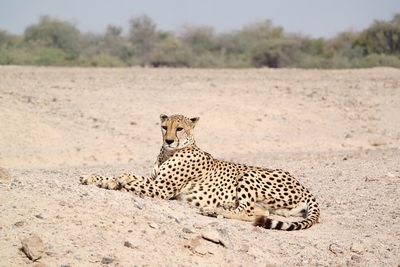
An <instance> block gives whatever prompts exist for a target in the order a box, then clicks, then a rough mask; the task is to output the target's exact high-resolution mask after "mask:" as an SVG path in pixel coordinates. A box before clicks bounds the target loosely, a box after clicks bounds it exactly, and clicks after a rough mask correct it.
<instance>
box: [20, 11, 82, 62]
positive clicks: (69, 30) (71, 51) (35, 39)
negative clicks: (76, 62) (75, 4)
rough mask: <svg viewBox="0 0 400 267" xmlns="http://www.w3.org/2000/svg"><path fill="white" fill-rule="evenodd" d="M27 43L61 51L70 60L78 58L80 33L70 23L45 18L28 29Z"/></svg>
mask: <svg viewBox="0 0 400 267" xmlns="http://www.w3.org/2000/svg"><path fill="white" fill-rule="evenodd" d="M24 39H25V42H27V43H28V44H30V45H33V46H36V47H37V46H38V47H46V48H56V49H61V50H62V51H63V52H65V53H66V54H67V55H68V57H69V58H71V59H73V58H77V56H78V54H79V48H80V32H79V30H78V29H77V28H76V27H75V26H74V25H72V24H71V23H69V22H66V21H61V20H58V19H54V18H50V17H48V16H43V17H41V18H40V20H39V23H37V24H35V25H32V26H29V27H28V28H26V30H25V33H24Z"/></svg>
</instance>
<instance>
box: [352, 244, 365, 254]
mask: <svg viewBox="0 0 400 267" xmlns="http://www.w3.org/2000/svg"><path fill="white" fill-rule="evenodd" d="M350 250H351V251H352V252H354V253H357V254H362V253H363V252H364V250H365V248H364V245H363V244H361V243H360V242H354V243H352V244H351V247H350Z"/></svg>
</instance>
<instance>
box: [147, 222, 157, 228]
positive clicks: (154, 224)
mask: <svg viewBox="0 0 400 267" xmlns="http://www.w3.org/2000/svg"><path fill="white" fill-rule="evenodd" d="M149 226H150V227H151V228H154V229H158V224H156V223H149Z"/></svg>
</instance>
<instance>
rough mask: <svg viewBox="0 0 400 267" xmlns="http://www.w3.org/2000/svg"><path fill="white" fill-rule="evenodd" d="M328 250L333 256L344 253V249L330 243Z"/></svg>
mask: <svg viewBox="0 0 400 267" xmlns="http://www.w3.org/2000/svg"><path fill="white" fill-rule="evenodd" d="M329 250H330V251H331V252H332V253H333V254H336V255H337V254H343V253H344V248H343V247H342V246H340V245H338V244H336V243H332V244H330V245H329Z"/></svg>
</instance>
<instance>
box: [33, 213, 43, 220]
mask: <svg viewBox="0 0 400 267" xmlns="http://www.w3.org/2000/svg"><path fill="white" fill-rule="evenodd" d="M35 217H36V218H38V219H42V220H43V219H44V218H43V215H42V214H36V215H35Z"/></svg>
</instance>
